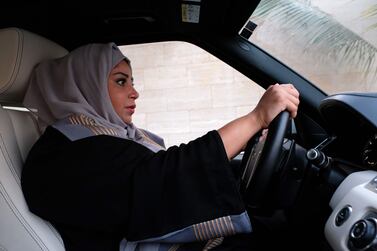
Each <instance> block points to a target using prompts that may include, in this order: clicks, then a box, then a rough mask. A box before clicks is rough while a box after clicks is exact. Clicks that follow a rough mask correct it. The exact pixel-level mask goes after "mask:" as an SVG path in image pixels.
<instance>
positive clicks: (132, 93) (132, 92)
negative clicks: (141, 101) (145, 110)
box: [130, 86, 139, 99]
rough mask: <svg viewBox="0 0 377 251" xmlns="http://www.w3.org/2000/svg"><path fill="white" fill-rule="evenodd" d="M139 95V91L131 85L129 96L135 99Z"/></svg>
mask: <svg viewBox="0 0 377 251" xmlns="http://www.w3.org/2000/svg"><path fill="white" fill-rule="evenodd" d="M138 97H139V93H138V92H137V91H136V89H135V87H134V86H132V90H131V93H130V98H133V99H137V98H138Z"/></svg>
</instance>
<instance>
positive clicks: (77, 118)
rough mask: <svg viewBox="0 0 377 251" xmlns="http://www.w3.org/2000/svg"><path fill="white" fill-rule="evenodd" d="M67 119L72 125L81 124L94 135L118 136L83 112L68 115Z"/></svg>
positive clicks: (112, 130)
mask: <svg viewBox="0 0 377 251" xmlns="http://www.w3.org/2000/svg"><path fill="white" fill-rule="evenodd" d="M68 120H69V122H70V123H71V124H73V125H82V126H85V127H86V128H88V129H89V130H91V131H92V132H93V133H94V135H111V136H118V133H117V132H116V131H115V130H114V129H112V128H107V127H104V126H100V125H97V123H96V121H95V120H94V119H92V118H90V117H88V116H85V115H84V114H73V115H71V116H69V117H68Z"/></svg>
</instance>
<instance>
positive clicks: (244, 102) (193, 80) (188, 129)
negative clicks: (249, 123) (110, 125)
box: [121, 42, 264, 146]
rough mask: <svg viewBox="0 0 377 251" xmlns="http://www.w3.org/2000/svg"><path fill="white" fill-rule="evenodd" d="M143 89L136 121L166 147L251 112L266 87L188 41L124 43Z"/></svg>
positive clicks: (125, 50) (126, 53) (138, 102)
mask: <svg viewBox="0 0 377 251" xmlns="http://www.w3.org/2000/svg"><path fill="white" fill-rule="evenodd" d="M121 50H122V52H123V53H124V54H125V55H126V56H127V57H128V58H129V59H130V60H131V65H132V69H133V76H134V78H135V88H136V89H137V90H138V92H139V93H140V97H139V99H138V100H137V108H136V113H135V114H134V117H133V121H134V123H135V125H136V126H138V127H141V128H145V129H147V130H150V131H152V132H154V133H157V134H158V135H160V136H162V137H163V138H164V139H165V143H166V145H167V146H171V145H179V144H180V143H187V142H188V141H189V140H191V139H194V138H197V137H199V136H201V135H204V134H205V133H206V132H208V131H210V130H214V129H218V128H220V127H221V126H223V125H225V124H226V123H227V122H229V121H231V120H232V119H234V118H236V117H239V116H241V115H244V114H246V113H248V112H249V111H251V110H252V109H253V108H254V107H255V105H256V104H257V102H258V100H259V98H260V97H261V95H262V94H263V92H264V89H262V88H261V87H259V86H258V85H256V84H255V83H253V82H252V81H250V80H249V79H248V78H246V77H245V76H244V75H242V74H241V73H239V72H238V71H236V70H234V69H233V68H231V67H230V66H228V65H227V64H225V63H224V62H222V61H220V60H219V59H217V58H216V57H214V56H212V55H210V54H209V53H207V52H205V51H204V50H202V49H200V48H199V47H197V46H195V45H191V44H189V43H185V42H163V43H153V44H141V45H130V46H122V47H121Z"/></svg>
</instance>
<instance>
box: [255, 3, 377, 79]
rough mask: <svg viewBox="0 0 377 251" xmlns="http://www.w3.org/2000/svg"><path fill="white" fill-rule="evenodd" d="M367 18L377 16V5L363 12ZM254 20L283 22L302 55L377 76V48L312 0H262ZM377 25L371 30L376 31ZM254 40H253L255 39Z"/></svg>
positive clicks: (280, 24) (280, 23)
mask: <svg viewBox="0 0 377 251" xmlns="http://www.w3.org/2000/svg"><path fill="white" fill-rule="evenodd" d="M363 15H364V16H365V17H368V16H374V15H377V4H376V5H373V6H372V7H371V8H368V10H367V11H365V12H363ZM251 20H252V21H253V22H255V23H257V24H258V25H259V24H262V25H263V22H265V21H269V22H270V21H271V20H273V22H275V23H279V26H280V27H281V30H282V31H283V32H284V33H285V34H289V35H288V36H287V38H286V39H287V42H289V41H292V40H294V41H295V42H297V41H299V42H300V45H301V46H302V48H301V49H302V52H303V53H305V52H313V54H315V55H316V56H318V57H319V59H320V60H322V61H326V60H335V62H337V63H339V64H344V65H345V66H347V67H350V68H355V67H356V68H358V69H360V70H361V71H362V72H364V75H365V77H366V76H367V75H369V76H370V74H371V73H372V75H373V76H372V77H373V78H376V76H377V64H376V58H377V48H376V47H374V46H373V45H372V44H370V43H369V42H368V41H366V40H364V39H363V38H362V37H360V36H359V35H358V34H356V33H354V32H352V31H351V30H349V29H347V28H346V27H344V26H343V25H342V24H340V23H338V22H337V21H336V20H335V19H334V18H333V17H332V16H330V15H328V14H326V13H325V12H323V11H321V10H319V9H318V8H316V7H314V6H312V5H311V3H310V1H309V0H301V1H294V0H262V1H261V3H260V4H259V6H258V8H257V9H256V11H255V12H254V13H253V15H252V17H251ZM376 27H377V24H374V25H372V26H370V27H369V28H368V29H371V28H376ZM251 40H252V38H251Z"/></svg>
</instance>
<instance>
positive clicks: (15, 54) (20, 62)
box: [0, 28, 67, 251]
mask: <svg viewBox="0 0 377 251" xmlns="http://www.w3.org/2000/svg"><path fill="white" fill-rule="evenodd" d="M66 53H67V51H66V50H65V49H64V48H62V47H60V46H59V45H57V44H55V43H53V42H51V41H48V40H47V39H45V38H42V37H40V36H38V35H36V34H33V33H31V32H27V31H25V30H22V29H17V28H7V29H0V55H1V57H0V102H1V103H2V104H4V103H6V104H9V103H11V104H20V103H21V101H22V99H23V97H24V94H25V91H26V88H27V83H28V79H29V77H30V73H31V71H32V69H33V67H34V66H35V65H36V64H37V63H39V62H40V61H42V60H45V59H50V58H56V57H61V56H63V55H65V54H66ZM34 116H35V115H33V114H31V112H28V111H15V110H9V109H4V108H3V107H0V250H9V251H18V250H22V251H25V250H28V251H40V250H51V251H55V250H57V251H61V250H64V245H63V242H62V239H61V237H60V235H59V234H58V232H57V231H56V230H55V229H54V227H53V226H52V225H51V224H50V223H49V222H47V221H45V220H43V219H41V218H39V217H38V216H36V215H34V214H32V213H31V212H29V210H28V207H27V204H26V202H25V199H24V197H23V194H22V190H21V181H20V177H21V170H22V166H23V163H24V161H25V159H26V157H27V154H28V152H29V150H30V148H31V146H32V145H33V144H34V142H35V141H36V140H37V139H38V137H39V135H40V132H39V128H38V126H37V124H36V119H35V117H34Z"/></svg>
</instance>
